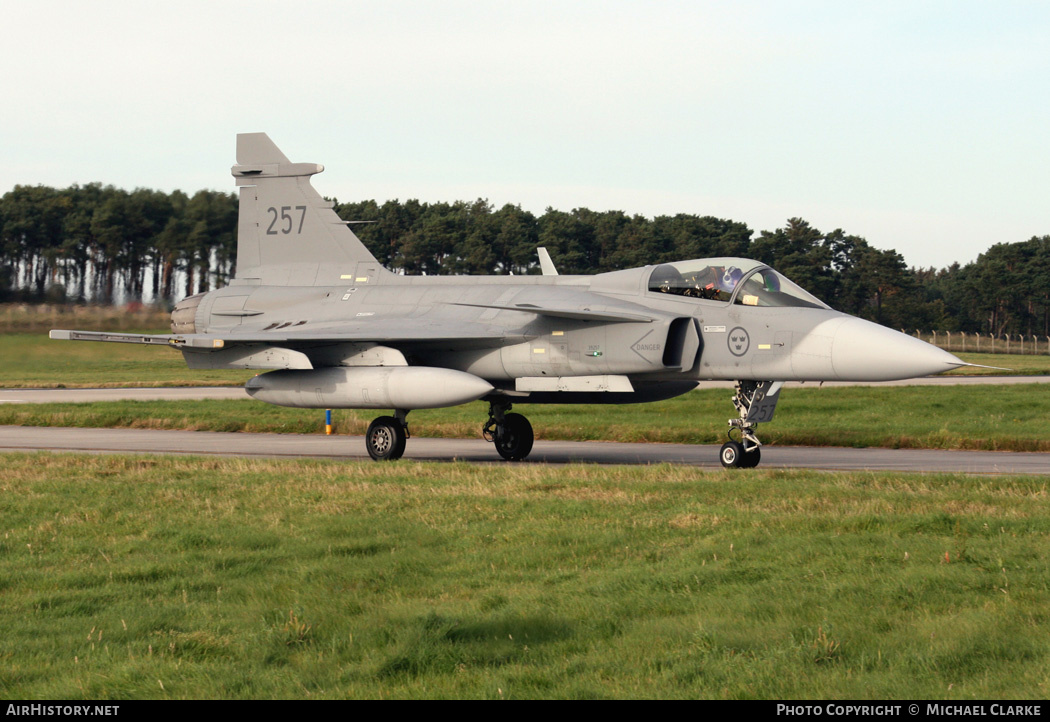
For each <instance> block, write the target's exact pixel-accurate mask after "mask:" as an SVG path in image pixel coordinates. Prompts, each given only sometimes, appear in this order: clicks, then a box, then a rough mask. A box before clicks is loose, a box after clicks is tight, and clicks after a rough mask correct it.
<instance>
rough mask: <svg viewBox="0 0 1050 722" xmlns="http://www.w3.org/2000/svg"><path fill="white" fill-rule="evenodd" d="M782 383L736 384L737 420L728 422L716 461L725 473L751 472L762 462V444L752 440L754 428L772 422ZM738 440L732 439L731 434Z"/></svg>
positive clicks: (754, 382) (747, 382) (746, 382)
mask: <svg viewBox="0 0 1050 722" xmlns="http://www.w3.org/2000/svg"><path fill="white" fill-rule="evenodd" d="M781 386H783V382H782V381H737V382H736V394H735V395H734V396H733V405H734V406H736V409H737V411H738V412H739V414H740V416H739V418H736V419H730V420H729V441H727V442H726V443H724V444H722V449H721V451H720V452H719V455H718V458H719V461H721V462H722V466H724V467H726V468H727V469H753V468H755V467H756V466H758V462H759V461H760V460H761V459H762V452H761V450H760V448H759V447H761V446H762V442H761V441H759V440H758V437H757V436H755V427H756V426H757V425H758V424H760V423H765V422H767V421H772V420H773V412H774V411H775V410H776V406H777V401H778V400H779V399H780V388H781ZM734 430H736V431H738V432H739V435H740V440H739V441H736V440H734V439H733V431H734Z"/></svg>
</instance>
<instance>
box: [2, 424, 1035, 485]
mask: <svg viewBox="0 0 1050 722" xmlns="http://www.w3.org/2000/svg"><path fill="white" fill-rule="evenodd" d="M718 448H719V447H718V446H716V445H689V444H628V443H620V442H605V441H537V442H536V445H535V447H534V448H533V451H532V454H530V455H529V458H528V460H527V461H526V462H522V463H530V464H534V463H548V464H569V463H588V464H632V465H648V464H661V463H672V464H683V465H688V466H695V467H699V468H707V469H715V468H720V467H719V462H718ZM0 451H55V452H88V453H139V454H197V455H218V456H237V457H259V458H327V459H344V460H347V461H357V460H364V459H368V455H367V453H366V452H365V444H364V439H363V438H361V437H352V436H351V437H348V436H338V435H333V436H324V435H322V434H247V433H218V432H206V431H156V430H147V429H79V428H64V427H31V426H0ZM404 458H405V459H408V460H414V461H453V460H459V461H470V462H493V463H505V462H502V460H501V459H500V458H499V456H498V455H497V454H496V451H495V449H494V448H493V447H492V444H489V443H487V442H485V441H483V440H482V439H427V438H418V437H413V438H412V439H411V440H410V441H409V443H408V448H407V450H406V451H405V456H404ZM762 468H766V469H768V468H779V469H796V468H798V469H802V468H804V469H821V470H846V471H857V470H871V471H921V472H956V473H970V474H1050V453H1021V452H1005V451H1004V452H996V451H943V450H935V449H851V448H841V447H819V448H811V447H798V446H783V447H778V446H765V447H763V448H762Z"/></svg>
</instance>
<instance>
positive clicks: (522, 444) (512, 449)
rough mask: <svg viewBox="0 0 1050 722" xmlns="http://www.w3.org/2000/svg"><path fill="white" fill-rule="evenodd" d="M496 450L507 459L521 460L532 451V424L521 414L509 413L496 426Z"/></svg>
mask: <svg viewBox="0 0 1050 722" xmlns="http://www.w3.org/2000/svg"><path fill="white" fill-rule="evenodd" d="M496 451H498V452H499V455H500V456H502V457H503V458H504V459H506V460H507V461H521V460H522V459H524V458H525V457H526V456H528V455H529V452H530V451H532V424H530V423H529V420H528V419H526V418H525V417H524V416H522V415H521V414H507V415H506V416H504V417H503V424H502V425H500V426H497V427H496Z"/></svg>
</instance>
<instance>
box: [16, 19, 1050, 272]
mask: <svg viewBox="0 0 1050 722" xmlns="http://www.w3.org/2000/svg"><path fill="white" fill-rule="evenodd" d="M0 23H2V25H0V38H2V42H0V90H2V93H0V103H2V111H0V141H2V146H0V147H2V152H0V193H2V192H6V191H7V190H10V189H11V188H12V187H14V186H15V185H16V184H30V185H31V184H38V183H42V184H46V185H51V186H56V187H65V186H68V185H70V184H73V183H80V184H84V183H90V182H95V181H100V182H103V183H110V184H113V185H116V186H118V187H122V188H127V189H132V188H136V187H145V188H155V189H159V190H164V191H171V190H174V189H176V188H178V189H182V190H184V191H186V192H189V193H192V192H193V191H196V190H199V189H201V188H213V189H220V190H231V191H232V190H233V188H234V184H233V179H232V177H231V176H230V175H229V168H230V166H231V165H233V163H234V161H235V158H234V142H235V141H234V136H235V134H236V133H238V132H254V131H264V132H266V133H269V135H270V137H271V138H272V139H273V140H274V141H275V142H276V143H277V144H278V145H279V146H280V147H281V148H282V150H283V151H284V152H285V154H286V155H287V156H289V158H290V159H291V160H292V161H295V162H311V163H322V164H324V165H325V166H326V168H327V170H326V172H325V173H324V174H322V175H319V176H315V177H314V178H313V184H314V187H315V188H317V190H318V191H319V192H320V193H321V194H322V195H326V196H329V197H336V198H338V199H339V200H341V201H357V200H365V199H369V198H375V199H376V200H378V201H380V202H382V201H384V200H388V199H393V198H396V199H401V200H405V199H408V198H418V199H420V200H424V201H454V200H473V199H476V198H479V197H480V198H487V199H489V201H490V202H492V203H493V204H495V205H496V206H497V207H499V206H502V205H503V204H504V203H514V204H520V205H521V206H522V207H524V208H526V209H527V210H530V211H533V212H534V213H537V214H540V213H542V212H543V210H544V209H545V208H546V207H548V206H551V207H554V208H556V209H559V210H565V211H568V210H571V209H572V208H575V207H588V208H591V209H592V210H599V211H600V210H609V209H615V210H623V211H626V212H628V213H632V214H633V213H638V214H642V215H646V216H650V217H651V216H653V215H659V214H673V213H695V214H699V215H713V216H718V217H721V218H731V219H733V220H737V221H742V222H744V223H747V224H748V225H749V226H750V227H751V228H753V229H755V231H756V235H757V233H758V232H759V231H762V230H773V229H775V228H777V227H781V226H783V225H784V223H785V221H786V219H787V218H789V217H792V216H799V217H802V218H805V219H806V220H808V221H809V222H810V223H811V224H812V225H814V226H816V227H817V228H819V229H821V230H823V231H825V232H828V231H831V230H834V229H835V228H842V229H844V230H845V231H846V232H848V233H852V234H855V235H859V236H863V237H865V238H866V239H867V240H868V242H869V243H871V244H872V245H873V246H876V247H878V248H887V249H888V248H893V249H896V250H897V251H899V252H901V253H902V254H903V255H904V258H905V260H906V261H907V262H908V263H909V264H910V265H918V266H936V267H938V268H940V267H943V266H947V265H949V264H950V263H952V262H953V261H959V262H961V263H966V262H968V261H972V260H973V259H974V258H976V257H977V255H978V254H979V253H981V252H983V251H985V250H986V249H987V248H988V247H989V246H991V245H992V244H994V243H1003V242H1017V241H1024V240H1027V239H1028V238H1030V237H1031V236H1033V235H1040V236H1041V235H1046V234H1050V202H1048V201H1050V187H1048V186H1050V183H1048V174H1050V139H1048V138H1050V93H1048V92H1047V91H1048V90H1050V87H1048V86H1050V4H1047V3H1045V2H1012V1H1010V0H995V2H991V1H989V2H969V1H965V0H955V1H952V2H948V1H943V2H942V1H923V0H909V1H907V2H888V1H880V2H878V3H874V2H871V3H851V2H843V1H842V0H836V1H834V2H830V1H828V2H821V1H817V0H812V1H801V0H799V1H791V0H783V1H781V2H772V1H768V2H763V1H758V0H753V1H746V0H745V1H741V0H734V1H733V2H705V1H703V0H693V1H691V2H671V1H666V2H665V1H660V0H655V1H642V0H634V1H632V2H620V1H617V0H603V1H601V2H591V1H581V2H572V1H571V0H561V1H559V2H546V1H544V0H529V1H528V2H523V1H517V0H515V1H510V0H507V1H502V0H486V1H474V0H462V1H453V0H441V1H440V2H411V1H408V0H382V1H381V2H379V1H376V0H371V1H368V2H357V1H354V0H347V1H344V2H334V1H331V2H321V1H317V2H311V1H310V0H296V2H290V1H286V2H270V1H268V0H252V1H251V2H248V1H245V0H241V1H240V2H226V1H225V0H206V1H205V2H196V1H188V0H187V1H180V0H168V1H167V2H164V3H146V2H142V1H141V0H136V1H133V2H132V1H128V2H124V1H119V2H117V1H108V0H96V1H95V2H87V1H85V2H72V1H69V0H24V1H23V0H0Z"/></svg>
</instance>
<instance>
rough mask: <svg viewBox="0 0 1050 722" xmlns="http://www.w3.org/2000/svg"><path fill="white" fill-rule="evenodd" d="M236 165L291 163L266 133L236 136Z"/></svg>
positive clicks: (239, 134)
mask: <svg viewBox="0 0 1050 722" xmlns="http://www.w3.org/2000/svg"><path fill="white" fill-rule="evenodd" d="M237 163H238V164H240V165H256V164H265V163H282V164H288V163H291V161H290V160H288V157H287V156H285V154H284V153H282V152H281V149H280V148H278V147H277V145H276V144H275V143H274V142H273V141H272V140H270V136H268V135H266V133H238V134H237Z"/></svg>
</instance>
